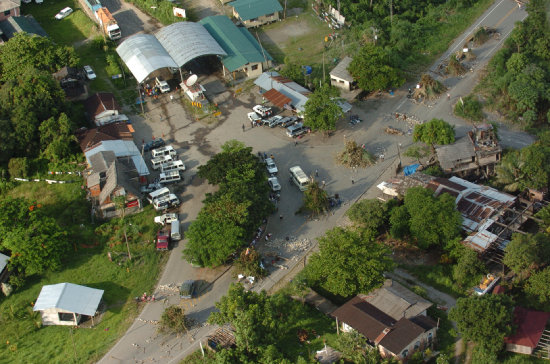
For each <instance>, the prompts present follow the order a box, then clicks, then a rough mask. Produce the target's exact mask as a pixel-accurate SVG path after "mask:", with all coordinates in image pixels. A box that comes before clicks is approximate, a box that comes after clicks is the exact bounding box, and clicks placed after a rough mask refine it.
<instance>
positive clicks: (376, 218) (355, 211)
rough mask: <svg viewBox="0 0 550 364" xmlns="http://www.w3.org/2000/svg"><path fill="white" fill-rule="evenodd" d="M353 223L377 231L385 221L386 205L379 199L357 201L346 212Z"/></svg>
mask: <svg viewBox="0 0 550 364" xmlns="http://www.w3.org/2000/svg"><path fill="white" fill-rule="evenodd" d="M346 215H347V216H348V217H349V218H350V220H351V221H353V223H354V224H357V225H360V226H361V227H364V228H366V229H369V230H374V231H378V229H380V228H381V227H382V226H383V225H384V224H385V222H386V206H385V205H384V204H383V203H382V202H380V201H379V200H362V201H359V202H357V203H355V204H353V206H351V208H350V209H349V210H348V211H347V212H346Z"/></svg>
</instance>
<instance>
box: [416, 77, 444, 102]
mask: <svg viewBox="0 0 550 364" xmlns="http://www.w3.org/2000/svg"><path fill="white" fill-rule="evenodd" d="M445 91H447V88H446V87H445V86H444V85H443V84H442V83H441V82H439V81H437V80H436V79H434V78H433V77H432V76H430V75H428V74H423V75H422V77H421V78H420V87H419V88H416V89H415V90H414V94H413V97H414V98H415V99H417V100H418V99H425V100H433V99H436V98H438V97H439V95H441V94H442V93H443V92H445Z"/></svg>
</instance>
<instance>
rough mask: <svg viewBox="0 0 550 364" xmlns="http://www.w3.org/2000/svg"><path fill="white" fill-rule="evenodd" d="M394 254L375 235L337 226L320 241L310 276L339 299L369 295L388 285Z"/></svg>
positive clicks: (309, 279)
mask: <svg viewBox="0 0 550 364" xmlns="http://www.w3.org/2000/svg"><path fill="white" fill-rule="evenodd" d="M390 254H391V251H390V250H389V248H388V247H387V246H385V245H383V244H380V243H378V242H376V241H375V239H374V234H370V235H369V234H360V233H359V232H358V231H355V230H351V229H344V228H341V227H336V228H334V229H332V230H329V231H327V232H326V234H325V235H324V236H322V237H320V238H319V252H318V253H315V254H313V255H312V256H311V258H310V261H309V263H308V265H307V266H306V277H307V279H308V281H309V282H310V283H311V284H312V285H313V286H319V287H321V288H322V289H324V290H325V291H328V292H330V293H332V294H334V295H336V296H340V297H350V296H353V295H356V294H358V293H367V292H369V291H371V290H372V289H374V288H377V287H379V286H380V285H381V284H382V283H383V282H384V275H383V274H384V272H386V271H391V270H393V267H394V263H393V261H392V259H391V256H390Z"/></svg>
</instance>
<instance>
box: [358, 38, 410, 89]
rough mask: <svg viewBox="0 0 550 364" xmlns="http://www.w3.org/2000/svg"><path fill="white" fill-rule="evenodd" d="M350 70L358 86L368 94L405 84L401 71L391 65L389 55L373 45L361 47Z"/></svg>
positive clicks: (368, 44)
mask: <svg viewBox="0 0 550 364" xmlns="http://www.w3.org/2000/svg"><path fill="white" fill-rule="evenodd" d="M348 70H349V72H350V74H351V75H352V76H353V78H354V80H355V81H356V82H357V85H358V86H359V87H360V88H361V89H363V90H365V91H367V92H371V91H376V90H386V89H388V88H393V87H399V86H401V85H402V84H403V82H405V80H404V78H402V77H401V75H400V74H399V71H398V70H397V69H396V68H394V67H393V66H392V65H391V58H390V55H389V53H388V52H386V51H385V50H384V48H382V47H380V46H376V45H374V44H372V43H367V44H365V45H364V46H363V47H361V49H360V51H359V53H357V54H356V55H355V56H354V57H353V60H352V61H351V63H350V65H349V67H348Z"/></svg>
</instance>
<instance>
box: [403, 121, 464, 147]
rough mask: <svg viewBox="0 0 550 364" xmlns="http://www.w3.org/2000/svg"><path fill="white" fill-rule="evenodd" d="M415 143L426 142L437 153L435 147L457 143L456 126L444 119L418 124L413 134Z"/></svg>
mask: <svg viewBox="0 0 550 364" xmlns="http://www.w3.org/2000/svg"><path fill="white" fill-rule="evenodd" d="M413 141H414V142H419V141H420V142H424V143H426V144H428V145H431V146H432V150H433V151H435V145H436V144H439V145H444V144H452V143H454V141H455V129H454V126H452V125H451V124H449V123H447V122H446V121H445V120H442V119H435V118H434V119H432V120H430V121H429V122H427V123H424V124H417V125H415V127H414V133H413Z"/></svg>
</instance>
